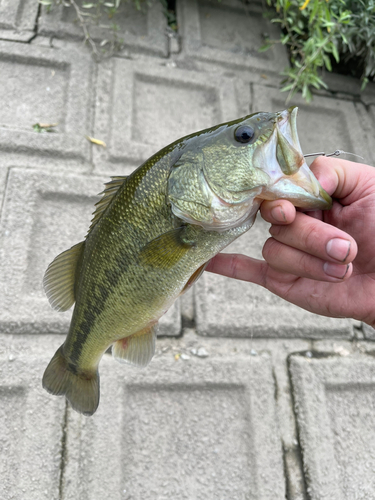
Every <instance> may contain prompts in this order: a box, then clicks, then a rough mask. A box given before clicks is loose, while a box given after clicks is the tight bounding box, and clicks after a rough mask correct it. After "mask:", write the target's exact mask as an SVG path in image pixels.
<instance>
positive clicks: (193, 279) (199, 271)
mask: <svg viewBox="0 0 375 500" xmlns="http://www.w3.org/2000/svg"><path fill="white" fill-rule="evenodd" d="M207 265H208V262H206V263H205V264H203V266H200V267H198V269H197V270H196V271H195V272H194V273H193V274H192V275H191V276H190V278H189V279H188V280H187V283H186V285H185V286H184V288H183V289H182V290H181V292H180V295H183V294H184V293H185V292H187V291H188V290H189V288H190V287H191V286H193V285H194V283H196V282H197V281H198V280H199V278H200V277H201V276H202V274H203V272H204V270H205V269H206V267H207Z"/></svg>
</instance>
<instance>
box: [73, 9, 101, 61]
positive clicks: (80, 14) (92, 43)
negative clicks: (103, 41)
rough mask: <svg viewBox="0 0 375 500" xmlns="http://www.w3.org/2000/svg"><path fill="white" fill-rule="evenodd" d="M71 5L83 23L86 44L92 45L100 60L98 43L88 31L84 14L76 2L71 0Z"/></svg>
mask: <svg viewBox="0 0 375 500" xmlns="http://www.w3.org/2000/svg"><path fill="white" fill-rule="evenodd" d="M69 3H70V5H73V7H74V9H75V11H76V14H77V17H78V19H79V22H80V23H81V26H82V29H83V33H84V35H85V42H89V44H90V45H91V48H92V51H93V53H94V54H95V55H96V57H97V58H98V59H100V54H99V52H98V49H97V47H96V43H95V42H94V40H93V39H92V38H91V36H90V33H89V30H88V29H87V25H86V22H85V20H84V19H83V16H82V13H81V11H80V9H79V6H78V5H77V3H76V2H75V0H69Z"/></svg>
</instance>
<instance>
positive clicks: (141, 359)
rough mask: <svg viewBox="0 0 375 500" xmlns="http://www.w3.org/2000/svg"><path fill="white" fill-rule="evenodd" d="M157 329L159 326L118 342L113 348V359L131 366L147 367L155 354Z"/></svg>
mask: <svg viewBox="0 0 375 500" xmlns="http://www.w3.org/2000/svg"><path fill="white" fill-rule="evenodd" d="M156 328H157V324H154V325H152V326H151V327H147V328H145V329H143V330H140V331H139V332H137V333H134V334H133V335H129V337H125V338H123V339H120V340H118V341H117V342H116V343H115V344H113V346H112V355H113V357H114V358H115V359H117V361H120V362H123V363H128V364H130V365H135V366H139V367H145V366H147V365H148V364H149V362H150V361H151V359H152V357H153V355H154V354H155V341H156Z"/></svg>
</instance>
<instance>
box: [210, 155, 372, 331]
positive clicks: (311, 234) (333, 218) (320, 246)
mask: <svg viewBox="0 0 375 500" xmlns="http://www.w3.org/2000/svg"><path fill="white" fill-rule="evenodd" d="M311 170H312V171H313V172H314V174H315V176H316V177H317V179H318V180H319V182H320V184H321V185H322V187H323V188H324V189H325V190H326V191H327V192H328V193H329V194H330V195H331V196H332V197H333V198H334V202H333V207H332V209H331V210H329V211H315V212H308V213H302V212H298V211H296V209H295V208H294V207H293V205H292V204H291V203H290V202H288V201H286V200H276V201H265V202H263V203H262V205H261V214H262V217H263V218H264V219H265V220H266V221H268V222H270V223H271V224H272V226H271V228H270V233H271V236H272V237H271V238H269V239H268V240H267V241H266V243H265V245H264V247H263V257H264V259H265V261H261V260H257V259H253V258H251V257H247V256H245V255H238V254H219V255H217V256H216V257H214V258H213V259H212V260H211V261H210V263H209V265H208V266H207V268H206V270H207V271H210V272H214V273H218V274H222V275H224V276H228V277H231V278H236V279H240V280H245V281H250V282H252V283H256V284H258V285H261V286H263V287H265V288H267V289H268V290H270V291H271V292H273V293H274V294H276V295H278V296H279V297H281V298H283V299H285V300H287V301H289V302H291V303H293V304H296V305H298V306H300V307H302V308H304V309H307V310H308V311H311V312H313V313H316V314H321V315H323V316H330V317H346V318H355V319H358V320H361V321H364V322H365V323H368V324H369V325H371V326H372V327H375V168H374V167H370V166H368V165H362V164H358V163H353V162H349V161H345V160H341V159H333V158H326V157H319V158H318V159H316V160H315V161H314V162H313V164H312V165H311Z"/></svg>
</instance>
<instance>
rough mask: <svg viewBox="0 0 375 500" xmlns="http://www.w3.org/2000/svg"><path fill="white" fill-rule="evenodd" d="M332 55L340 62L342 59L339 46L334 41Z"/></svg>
mask: <svg viewBox="0 0 375 500" xmlns="http://www.w3.org/2000/svg"><path fill="white" fill-rule="evenodd" d="M332 55H333V57H334V58H335V60H336V62H337V63H338V62H339V61H340V56H339V53H338V50H337V47H336V45H335V44H334V43H333V44H332Z"/></svg>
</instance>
